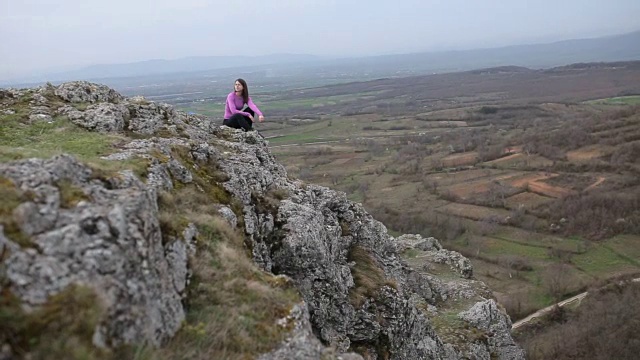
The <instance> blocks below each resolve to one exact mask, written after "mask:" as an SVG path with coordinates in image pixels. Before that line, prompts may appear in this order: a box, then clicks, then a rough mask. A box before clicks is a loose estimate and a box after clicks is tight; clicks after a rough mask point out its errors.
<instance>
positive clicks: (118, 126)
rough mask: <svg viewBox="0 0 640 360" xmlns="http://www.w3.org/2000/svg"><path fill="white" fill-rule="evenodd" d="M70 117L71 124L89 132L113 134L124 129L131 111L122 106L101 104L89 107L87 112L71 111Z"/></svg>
mask: <svg viewBox="0 0 640 360" xmlns="http://www.w3.org/2000/svg"><path fill="white" fill-rule="evenodd" d="M68 116H69V119H70V120H71V122H73V123H74V124H76V125H80V126H82V127H83V128H85V129H87V130H94V131H98V132H112V131H122V130H123V129H124V124H125V119H127V118H129V111H128V109H127V108H126V107H124V106H122V105H118V104H112V103H99V104H94V105H91V106H89V107H88V108H87V109H86V110H85V111H77V110H75V109H74V110H71V111H69V112H68Z"/></svg>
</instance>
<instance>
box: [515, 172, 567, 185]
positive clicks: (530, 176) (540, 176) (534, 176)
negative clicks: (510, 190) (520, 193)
mask: <svg viewBox="0 0 640 360" xmlns="http://www.w3.org/2000/svg"><path fill="white" fill-rule="evenodd" d="M554 176H557V174H549V173H542V172H534V173H526V174H525V175H523V176H519V177H517V178H515V179H513V180H512V181H510V182H509V185H511V186H513V187H517V188H523V189H526V188H527V187H528V186H529V184H530V183H532V182H536V181H540V180H545V179H549V178H552V177H554Z"/></svg>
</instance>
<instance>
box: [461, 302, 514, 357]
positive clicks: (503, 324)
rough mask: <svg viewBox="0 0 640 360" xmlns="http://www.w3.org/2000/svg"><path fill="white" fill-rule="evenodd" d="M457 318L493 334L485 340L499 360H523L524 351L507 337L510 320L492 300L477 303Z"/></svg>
mask: <svg viewBox="0 0 640 360" xmlns="http://www.w3.org/2000/svg"><path fill="white" fill-rule="evenodd" d="M458 316H459V317H460V318H461V319H463V320H465V321H467V322H468V323H470V324H471V325H473V326H475V327H477V328H478V329H481V330H484V331H486V332H487V333H488V334H494V335H493V336H491V337H489V338H488V339H487V342H488V346H489V347H490V348H491V349H492V350H494V352H495V353H496V354H497V356H498V358H500V359H524V356H525V354H524V351H522V349H521V348H520V347H519V346H518V345H517V344H516V343H515V342H514V341H513V338H512V337H511V336H508V334H509V331H510V329H511V319H509V317H508V316H507V315H505V314H504V313H503V312H502V311H500V310H499V309H498V306H497V304H496V302H495V301H494V300H487V301H483V302H478V303H476V304H475V305H473V307H472V308H471V309H469V310H467V311H465V312H462V313H460V314H458Z"/></svg>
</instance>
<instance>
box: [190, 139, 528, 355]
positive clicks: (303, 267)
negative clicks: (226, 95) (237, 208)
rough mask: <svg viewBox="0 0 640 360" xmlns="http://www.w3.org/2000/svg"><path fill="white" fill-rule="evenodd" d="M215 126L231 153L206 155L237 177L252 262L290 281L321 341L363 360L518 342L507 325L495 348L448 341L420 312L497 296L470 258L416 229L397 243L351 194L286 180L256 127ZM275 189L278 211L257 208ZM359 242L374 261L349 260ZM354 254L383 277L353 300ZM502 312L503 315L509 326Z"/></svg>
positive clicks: (465, 351) (484, 350) (478, 350)
mask: <svg viewBox="0 0 640 360" xmlns="http://www.w3.org/2000/svg"><path fill="white" fill-rule="evenodd" d="M214 133H216V134H217V135H218V136H219V137H221V138H224V139H226V140H220V142H221V143H222V144H224V148H225V149H227V151H226V152H223V153H220V152H216V151H214V150H212V149H209V148H207V147H205V148H201V151H200V152H201V155H200V156H203V157H211V158H215V159H216V161H217V163H219V164H220V167H221V168H222V169H223V170H224V171H225V172H226V173H227V174H228V175H229V176H230V180H229V181H227V182H225V183H224V186H225V187H226V188H227V190H229V191H230V192H231V193H232V194H233V195H234V196H235V197H236V198H238V199H240V200H241V201H242V202H243V204H244V218H245V232H246V233H247V236H249V237H250V238H251V240H252V249H253V255H254V259H255V260H256V262H257V263H258V264H260V265H261V266H262V267H263V268H264V269H266V270H268V271H272V272H274V273H276V274H284V275H287V276H289V277H291V278H292V279H293V281H294V283H295V284H296V287H297V288H298V289H299V290H300V292H301V294H302V296H303V298H304V300H305V302H306V303H307V305H308V307H309V312H310V320H311V324H312V326H313V329H314V332H315V333H316V334H317V335H318V336H319V338H320V339H321V340H322V342H323V343H325V344H328V345H331V346H333V347H335V348H336V349H337V350H338V351H340V352H344V351H348V350H353V349H359V351H363V352H364V353H367V354H375V355H368V357H365V358H370V359H375V358H385V357H388V358H391V359H461V358H467V357H470V358H489V357H490V356H491V355H490V354H491V353H496V352H495V351H494V348H496V347H498V346H502V344H504V343H506V342H505V341H506V339H511V335H510V332H509V330H508V326H506V325H505V326H504V328H502V329H501V330H499V331H500V335H498V334H497V333H495V334H492V335H488V336H489V337H491V338H493V339H503V340H505V341H502V340H495V341H494V342H493V343H491V344H493V345H491V346H487V345H486V344H479V345H476V344H475V343H470V344H469V346H465V347H464V348H461V347H460V346H459V345H452V344H448V343H445V342H444V341H443V340H442V339H441V338H440V337H439V335H438V334H437V331H436V329H435V328H434V327H433V325H432V323H431V321H430V317H431V316H430V315H429V314H427V313H425V312H423V311H421V310H419V309H418V307H417V305H418V304H419V303H420V302H424V303H426V304H430V305H429V306H431V308H433V309H434V310H433V311H435V312H438V308H439V307H440V306H441V305H440V302H442V301H445V300H448V301H455V302H456V303H457V302H463V301H464V302H469V301H470V300H471V299H476V298H477V299H479V300H480V301H482V300H483V296H487V295H490V292H488V291H487V289H486V287H483V284H479V283H478V282H475V281H471V280H467V279H469V278H471V276H472V268H471V265H470V264H469V262H468V260H467V259H466V258H464V257H462V256H461V255H460V254H458V253H456V252H452V251H448V250H445V249H442V247H441V245H440V244H439V243H438V242H437V240H435V239H423V238H421V237H419V236H417V235H415V236H405V237H404V238H401V239H400V240H399V241H397V240H396V239H393V238H391V237H390V236H389V235H387V232H386V229H385V227H384V225H382V224H381V223H380V222H378V221H376V220H375V219H373V218H372V217H371V216H370V215H369V214H368V213H366V211H364V209H363V208H362V206H361V205H359V204H355V203H352V202H350V201H349V200H347V199H346V196H345V194H343V193H339V192H335V191H332V190H330V189H327V188H323V187H319V186H314V185H306V186H301V185H300V184H299V183H297V182H294V181H290V180H288V178H287V177H286V173H285V172H284V170H283V169H282V167H281V165H279V164H277V162H275V160H274V159H273V157H272V156H271V155H270V153H269V152H268V149H266V145H267V144H266V143H265V141H264V140H262V139H260V138H259V137H257V136H255V134H253V133H251V132H249V133H243V132H241V131H237V130H232V129H228V128H224V127H222V128H219V129H218V130H214ZM274 188H276V189H286V190H287V191H288V193H289V195H290V196H289V198H288V199H285V200H283V201H281V202H280V204H279V206H278V207H277V209H270V210H269V209H267V210H265V209H264V207H263V206H257V205H258V204H256V202H258V203H260V202H261V201H262V200H261V199H263V198H268V197H269V196H270V195H269V193H270V191H271V189H274ZM409 238H410V239H412V240H411V241H409ZM409 246H410V247H413V248H416V249H419V250H421V251H425V253H427V254H428V255H429V257H430V259H431V260H429V261H428V263H433V264H434V266H439V265H438V264H443V265H446V266H448V267H451V268H452V269H453V270H454V271H456V272H457V273H458V276H459V280H456V281H453V282H442V281H440V280H439V279H438V277H437V276H433V275H428V274H427V275H422V274H420V273H416V272H415V271H413V270H412V269H411V268H408V267H407V266H406V264H404V262H403V261H402V259H401V258H400V256H399V252H398V249H406V248H407V247H409ZM354 248H360V249H364V252H365V253H366V254H368V256H369V257H370V258H369V260H366V259H365V260H362V259H358V260H356V261H354V260H353V259H351V258H350V254H351V253H352V252H353V251H354ZM357 261H360V262H363V261H364V262H367V261H370V262H371V263H373V264H375V265H376V266H378V267H379V268H380V269H381V273H382V274H383V275H382V276H383V277H384V279H382V281H381V283H380V284H379V285H377V286H378V287H377V288H376V289H372V291H371V292H370V294H371V296H368V297H367V298H366V299H365V300H364V301H363V302H359V303H358V302H354V301H353V300H352V299H353V292H354V291H356V290H357V288H358V287H359V286H360V285H358V284H357V283H356V281H355V279H354V271H357V269H358V266H359V264H358V263H357ZM476 288H480V289H482V290H480V291H478V290H476ZM434 305H435V306H434ZM505 318H507V317H506V315H504V316H503V317H502V318H496V319H498V320H497V322H500V323H502V322H503V320H504V319H505ZM495 329H496V330H497V329H498V328H497V327H495ZM497 331H498V330H497ZM511 344H513V342H511ZM514 349H518V348H517V347H515V348H514ZM498 353H499V354H500V355H499V358H501V359H521V358H523V356H522V353H521V352H517V351H512V352H503V353H500V352H498Z"/></svg>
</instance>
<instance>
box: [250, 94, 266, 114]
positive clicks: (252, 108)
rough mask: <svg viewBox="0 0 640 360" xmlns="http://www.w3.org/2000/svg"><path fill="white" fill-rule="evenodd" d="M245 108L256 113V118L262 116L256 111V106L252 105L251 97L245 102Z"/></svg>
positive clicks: (258, 110)
mask: <svg viewBox="0 0 640 360" xmlns="http://www.w3.org/2000/svg"><path fill="white" fill-rule="evenodd" d="M247 106H248V107H249V109H251V110H253V112H254V113H256V114H257V115H258V116H263V115H262V112H261V111H260V109H258V106H257V105H256V104H254V103H253V101H252V100H251V97H249V101H247Z"/></svg>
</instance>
